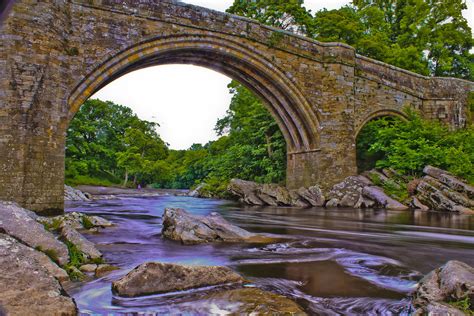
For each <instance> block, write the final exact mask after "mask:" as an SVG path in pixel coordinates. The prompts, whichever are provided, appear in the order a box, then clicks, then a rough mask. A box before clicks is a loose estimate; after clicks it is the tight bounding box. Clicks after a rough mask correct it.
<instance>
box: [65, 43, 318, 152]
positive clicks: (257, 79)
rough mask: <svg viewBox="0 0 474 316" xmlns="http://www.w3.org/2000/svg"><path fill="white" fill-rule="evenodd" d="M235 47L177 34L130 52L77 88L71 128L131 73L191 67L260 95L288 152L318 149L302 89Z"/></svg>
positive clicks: (314, 124) (314, 120)
mask: <svg viewBox="0 0 474 316" xmlns="http://www.w3.org/2000/svg"><path fill="white" fill-rule="evenodd" d="M231 44H232V45H229V43H226V44H222V42H219V41H218V42H216V41H215V40H214V41H212V40H206V41H204V40H203V39H199V40H196V38H195V37H191V38H183V37H182V36H179V37H173V38H165V39H158V40H154V41H150V42H145V43H142V44H139V45H136V46H133V47H131V48H128V49H126V50H124V51H122V52H121V53H119V54H117V55H116V56H114V57H113V58H110V59H109V60H107V61H106V62H105V63H103V64H102V65H100V66H99V67H97V68H96V69H95V70H94V71H92V73H90V74H89V75H88V76H86V77H85V78H84V79H83V80H82V82H81V83H80V84H79V85H78V86H76V88H75V89H74V91H73V92H72V93H71V95H70V97H69V99H68V103H69V109H70V110H69V115H68V122H67V125H69V121H70V120H71V119H72V118H73V116H74V115H75V113H76V112H77V111H78V109H79V107H80V106H81V105H82V104H83V103H84V101H86V100H87V99H88V98H89V97H90V96H91V95H93V94H94V93H95V92H97V91H98V90H100V89H101V88H102V87H104V86H105V85H107V84H108V83H110V82H112V81H114V80H115V79H117V78H119V77H121V76H123V75H125V74H127V73H129V72H132V71H135V70H138V69H142V68H146V67H151V66H157V65H165V64H192V65H196V66H201V67H205V68H208V69H211V70H214V71H217V72H220V73H222V74H224V75H226V76H228V77H230V78H232V79H235V80H237V81H238V82H240V83H241V84H243V85H244V86H246V87H247V88H249V89H250V90H251V91H253V92H254V93H255V94H256V95H258V96H259V97H260V99H261V100H262V101H263V103H264V104H265V105H266V107H267V109H268V110H269V112H270V113H271V114H272V116H273V117H274V118H275V120H276V122H277V123H278V125H279V127H280V130H281V131H282V133H283V135H284V138H285V141H286V143H287V150H288V152H299V151H306V150H311V149H314V148H317V146H318V144H319V140H318V136H317V135H318V126H319V121H318V119H317V117H316V115H315V114H314V112H313V111H312V109H311V107H310V105H309V103H308V102H307V101H306V99H305V98H304V97H303V95H302V94H301V93H300V91H299V90H298V88H297V87H296V86H295V85H294V84H293V83H292V82H291V81H290V80H289V79H288V78H287V77H286V76H285V75H284V74H283V73H281V72H280V71H279V70H278V69H277V68H276V67H274V66H273V65H272V64H271V63H270V62H269V61H268V60H266V59H265V58H263V57H261V56H258V55H257V54H256V53H254V52H251V51H250V50H246V49H243V48H242V47H241V46H237V47H236V46H235V44H234V43H231ZM65 127H66V128H67V126H65Z"/></svg>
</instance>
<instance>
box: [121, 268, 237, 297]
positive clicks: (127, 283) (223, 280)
mask: <svg viewBox="0 0 474 316" xmlns="http://www.w3.org/2000/svg"><path fill="white" fill-rule="evenodd" d="M243 282H244V279H243V278H242V277H241V276H240V275H238V274H237V273H235V272H234V271H232V270H231V269H229V268H227V267H214V266H185V265H178V264H170V263H160V262H148V263H143V264H141V265H139V266H137V267H136V268H135V269H133V270H132V271H130V272H129V273H128V274H127V275H125V276H124V277H122V278H121V279H119V280H117V281H115V282H113V283H112V291H113V292H114V293H115V294H117V295H119V296H124V297H135V296H141V295H150V294H156V293H166V292H172V291H183V290H187V289H192V288H198V287H204V286H211V285H220V284H228V283H243Z"/></svg>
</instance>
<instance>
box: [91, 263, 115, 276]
mask: <svg viewBox="0 0 474 316" xmlns="http://www.w3.org/2000/svg"><path fill="white" fill-rule="evenodd" d="M115 270H119V268H118V267H115V266H113V265H110V264H99V265H98V266H97V269H95V276H96V277H101V276H104V275H106V274H107V273H109V272H112V271H115Z"/></svg>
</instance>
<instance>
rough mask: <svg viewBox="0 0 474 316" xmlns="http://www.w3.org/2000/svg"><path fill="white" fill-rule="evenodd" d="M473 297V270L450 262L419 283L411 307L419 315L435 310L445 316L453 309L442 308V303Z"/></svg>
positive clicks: (464, 264)
mask: <svg viewBox="0 0 474 316" xmlns="http://www.w3.org/2000/svg"><path fill="white" fill-rule="evenodd" d="M473 296H474V268H473V267H471V266H469V265H468V264H466V263H463V262H460V261H455V260H452V261H448V262H447V263H446V264H445V265H444V266H442V267H440V268H437V269H435V270H433V271H431V272H430V273H429V274H427V275H426V276H425V277H424V278H423V279H422V280H421V281H420V283H419V284H418V288H417V290H416V292H415V293H414V299H413V306H414V307H415V308H417V309H418V312H419V313H420V312H421V313H427V312H429V311H430V310H432V311H435V310H436V311H438V312H443V313H444V314H447V313H448V311H449V309H452V308H453V307H447V306H444V305H443V303H446V302H449V301H457V300H462V299H465V298H466V297H470V298H472V297H473ZM454 310H455V309H454ZM461 315H462V313H461Z"/></svg>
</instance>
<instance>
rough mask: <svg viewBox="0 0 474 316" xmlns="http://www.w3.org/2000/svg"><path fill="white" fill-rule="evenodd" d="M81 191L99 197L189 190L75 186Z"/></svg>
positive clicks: (169, 193)
mask: <svg viewBox="0 0 474 316" xmlns="http://www.w3.org/2000/svg"><path fill="white" fill-rule="evenodd" d="M75 188H76V189H78V190H81V191H82V192H85V193H89V194H91V195H95V196H97V198H98V199H99V198H100V197H101V196H106V195H123V196H166V195H174V196H184V195H187V193H188V192H189V190H177V189H152V188H142V189H131V188H121V187H105V186H94V185H79V186H77V187H75Z"/></svg>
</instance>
